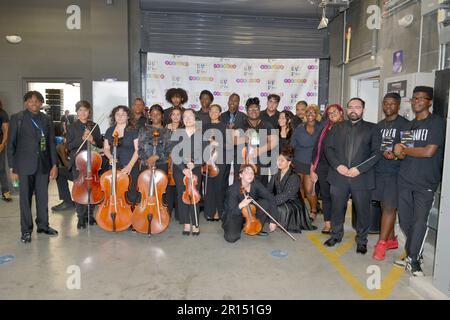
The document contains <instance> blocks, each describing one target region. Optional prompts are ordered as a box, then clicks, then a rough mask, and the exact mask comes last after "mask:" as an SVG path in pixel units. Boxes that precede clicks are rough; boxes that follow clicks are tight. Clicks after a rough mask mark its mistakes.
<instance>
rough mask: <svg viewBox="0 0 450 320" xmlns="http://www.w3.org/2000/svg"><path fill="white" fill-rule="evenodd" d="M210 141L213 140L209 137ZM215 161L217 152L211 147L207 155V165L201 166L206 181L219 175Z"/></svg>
mask: <svg viewBox="0 0 450 320" xmlns="http://www.w3.org/2000/svg"><path fill="white" fill-rule="evenodd" d="M211 139H212V140H215V139H214V136H213V137H211ZM216 161H217V150H216V148H214V147H213V146H211V152H210V154H209V163H204V164H203V165H202V174H203V175H204V176H206V179H208V176H209V177H212V178H214V177H217V176H218V175H219V168H218V167H217V165H216V163H215V162H216Z"/></svg>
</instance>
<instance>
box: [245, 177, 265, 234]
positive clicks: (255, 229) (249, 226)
mask: <svg viewBox="0 0 450 320" xmlns="http://www.w3.org/2000/svg"><path fill="white" fill-rule="evenodd" d="M241 193H242V194H243V195H244V196H245V197H247V193H246V192H245V189H244V187H242V186H241ZM241 212H242V215H243V216H244V218H245V224H244V229H243V230H244V232H245V233H246V234H248V235H249V236H254V235H256V234H258V233H260V232H261V230H262V224H261V221H260V220H259V219H258V218H257V217H256V206H255V205H254V204H253V203H250V204H248V205H247V206H245V207H243V208H242V209H241Z"/></svg>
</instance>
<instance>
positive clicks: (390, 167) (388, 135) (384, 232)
mask: <svg viewBox="0 0 450 320" xmlns="http://www.w3.org/2000/svg"><path fill="white" fill-rule="evenodd" d="M400 102H401V97H400V95H399V94H398V93H396V92H389V93H387V94H386V95H385V96H384V99H383V112H384V115H385V116H386V117H385V118H384V119H383V120H382V121H380V122H379V123H378V124H377V129H378V130H377V131H378V134H379V141H380V142H381V145H380V151H381V152H382V153H383V156H382V157H381V159H380V161H378V163H377V164H376V165H375V186H376V187H375V190H374V191H373V193H372V199H373V200H377V201H380V203H381V232H380V237H379V239H378V242H377V244H376V245H375V249H374V253H373V258H374V259H375V260H384V257H385V255H386V250H391V249H397V248H398V241H397V237H396V236H395V232H394V229H395V220H396V211H397V208H398V206H397V202H398V192H397V177H398V170H399V169H400V161H398V158H397V157H396V156H395V155H394V152H393V151H394V150H393V148H394V144H395V143H398V142H400V132H401V131H403V130H405V127H406V126H407V125H408V123H409V121H408V120H406V119H405V118H403V117H402V116H400V115H399V114H398V111H399V110H400Z"/></svg>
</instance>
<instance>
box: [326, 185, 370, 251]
mask: <svg viewBox="0 0 450 320" xmlns="http://www.w3.org/2000/svg"><path fill="white" fill-rule="evenodd" d="M350 195H351V196H352V202H353V203H354V205H355V209H356V212H357V220H356V239H355V240H356V243H358V244H364V245H367V234H368V233H369V228H370V200H371V192H370V190H360V189H354V188H352V187H351V186H350V184H348V185H346V186H344V187H343V186H339V187H337V186H334V185H331V201H332V202H333V215H332V216H331V227H332V230H331V237H332V238H334V239H337V240H342V238H343V236H344V222H345V212H346V210H347V201H348V199H349V196H350Z"/></svg>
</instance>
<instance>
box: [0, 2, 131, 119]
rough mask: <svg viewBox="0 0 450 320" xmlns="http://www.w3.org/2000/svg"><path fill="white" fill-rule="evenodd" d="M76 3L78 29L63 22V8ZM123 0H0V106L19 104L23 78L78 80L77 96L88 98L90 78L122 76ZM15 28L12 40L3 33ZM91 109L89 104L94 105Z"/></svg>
mask: <svg viewBox="0 0 450 320" xmlns="http://www.w3.org/2000/svg"><path fill="white" fill-rule="evenodd" d="M72 4H76V5H78V6H80V8H81V30H68V29H67V28H66V19H67V17H68V15H67V14H66V9H67V7H68V6H69V5H72ZM127 6H128V1H127V0H114V1H113V5H107V4H106V1H104V0H92V1H89V0H2V1H0V35H1V39H0V99H1V100H2V101H3V102H4V105H5V106H6V108H5V109H6V110H7V111H8V112H9V113H14V112H17V111H19V110H21V109H22V105H23V104H22V96H23V94H24V90H25V86H24V82H25V81H24V80H25V79H27V78H39V79H42V80H44V79H71V80H79V81H80V82H81V90H82V92H81V95H82V99H86V100H88V101H92V81H96V80H102V79H103V78H116V79H117V80H121V81H128V77H129V66H128V9H127ZM8 34H18V35H20V36H21V37H22V39H23V41H22V43H20V44H16V45H12V44H9V43H8V42H6V40H5V36H6V35H8ZM94 109H95V106H94Z"/></svg>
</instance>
